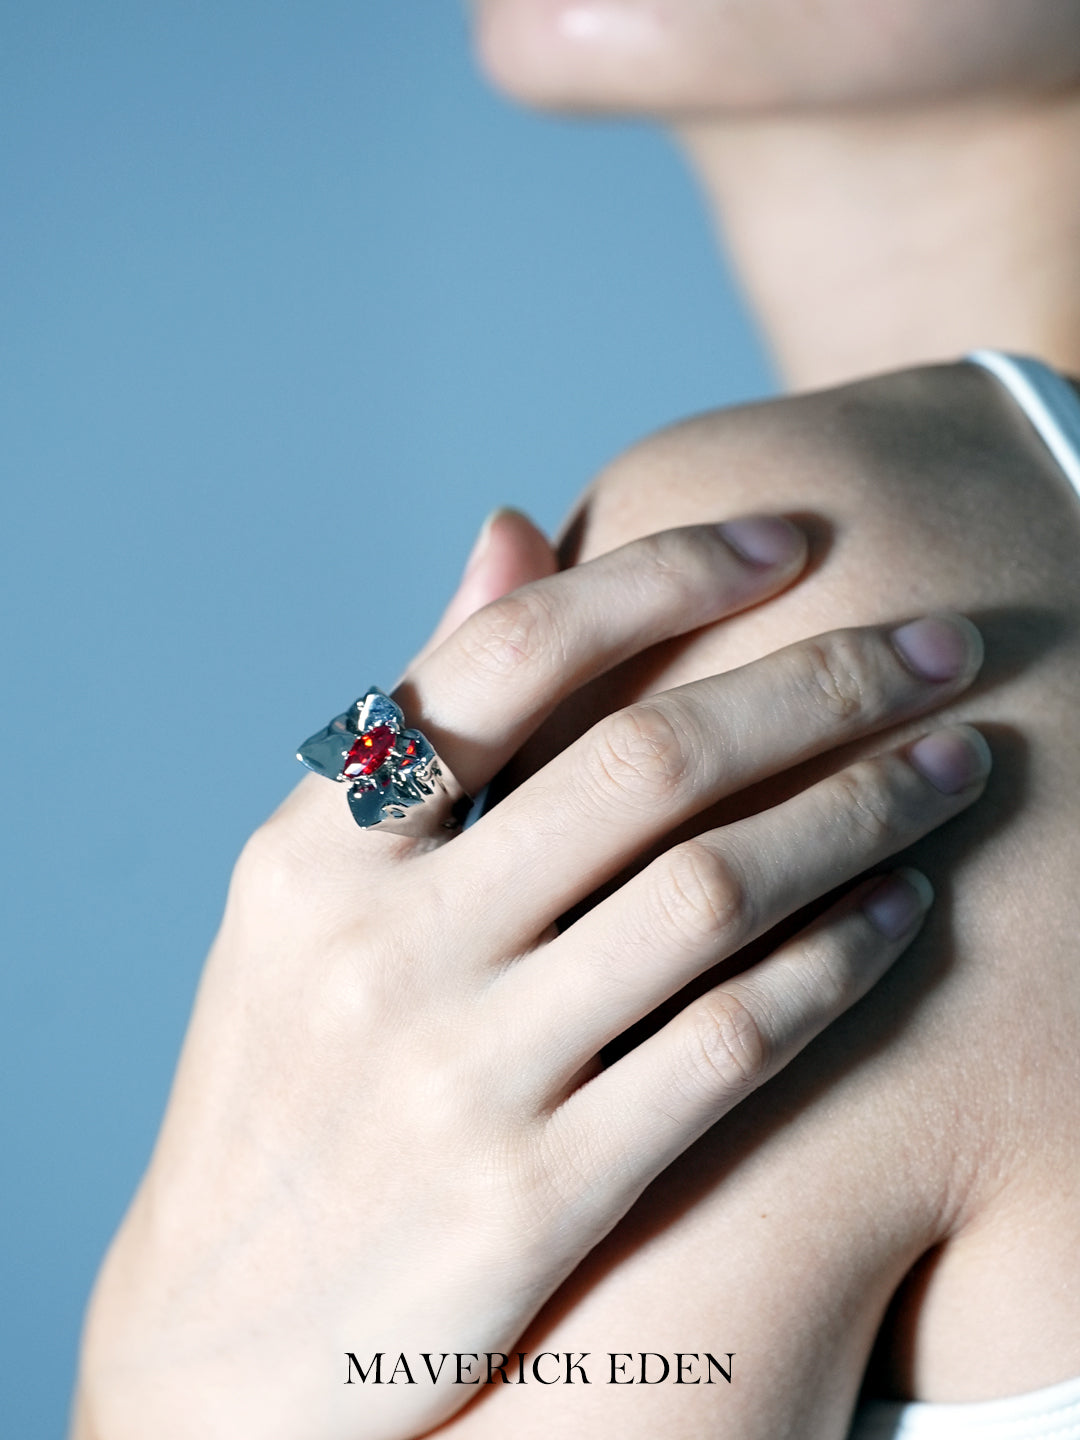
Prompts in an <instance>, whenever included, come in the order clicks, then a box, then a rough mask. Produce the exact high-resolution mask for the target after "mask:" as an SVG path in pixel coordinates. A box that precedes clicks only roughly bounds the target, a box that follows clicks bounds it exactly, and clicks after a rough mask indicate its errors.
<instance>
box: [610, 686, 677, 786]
mask: <svg viewBox="0 0 1080 1440" xmlns="http://www.w3.org/2000/svg"><path fill="white" fill-rule="evenodd" d="M593 751H594V754H593V763H594V765H595V767H596V771H597V774H598V777H599V780H600V783H601V785H602V786H603V787H604V789H605V791H606V792H607V794H606V796H605V798H606V799H610V798H611V792H614V793H615V794H616V795H621V796H625V797H627V798H628V799H630V800H631V801H633V802H635V803H637V804H640V803H642V802H646V803H648V804H650V805H653V804H658V803H659V804H663V803H665V802H670V801H671V800H673V799H674V798H675V797H676V796H677V795H678V793H679V791H680V789H681V788H682V785H683V783H684V781H685V779H686V772H687V765H688V763H689V762H688V751H687V747H686V745H685V743H684V741H683V738H682V736H681V735H680V734H679V731H678V729H677V728H676V726H675V725H674V724H673V723H672V721H671V720H670V718H669V717H668V716H667V715H666V714H665V713H664V711H663V709H662V708H661V707H660V706H659V705H654V704H649V703H648V702H646V703H643V704H639V705H631V706H629V707H628V708H627V709H625V710H618V711H616V713H615V714H614V715H611V716H609V717H608V719H607V720H605V721H603V722H602V724H601V725H600V726H599V727H598V728H597V731H596V737H595V740H594V744H593Z"/></svg>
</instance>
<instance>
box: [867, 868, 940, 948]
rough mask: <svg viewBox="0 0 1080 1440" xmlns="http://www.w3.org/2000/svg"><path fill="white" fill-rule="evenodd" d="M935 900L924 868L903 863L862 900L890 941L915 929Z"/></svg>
mask: <svg viewBox="0 0 1080 1440" xmlns="http://www.w3.org/2000/svg"><path fill="white" fill-rule="evenodd" d="M933 903H934V887H933V886H932V885H931V884H930V881H929V880H928V879H927V878H926V876H925V875H924V874H923V873H922V871H921V870H912V869H910V868H909V867H908V866H906V865H905V866H904V867H903V868H902V869H900V870H896V871H894V872H893V874H891V875H886V876H885V878H884V879H883V880H882V881H881V883H880V885H875V887H874V888H873V890H871V891H870V894H869V895H867V896H866V898H865V899H864V900H863V902H862V908H863V914H864V915H865V916H866V918H867V919H868V920H869V921H870V923H871V924H872V925H873V926H874V927H875V929H877V930H880V931H881V933H882V934H883V935H884V936H885V937H886V939H888V940H899V939H900V937H901V936H902V935H906V934H907V933H908V931H909V930H911V929H913V928H914V927H915V926H916V925H917V924H918V922H919V921H920V920H921V919H922V917H923V916H924V915H925V914H926V912H927V910H929V909H930V906H931V905H932V904H933Z"/></svg>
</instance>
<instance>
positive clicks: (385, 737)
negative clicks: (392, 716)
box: [342, 725, 395, 780]
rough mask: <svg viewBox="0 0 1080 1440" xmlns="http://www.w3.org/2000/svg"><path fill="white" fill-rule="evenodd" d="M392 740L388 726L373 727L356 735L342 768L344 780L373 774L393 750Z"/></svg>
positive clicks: (392, 736)
mask: <svg viewBox="0 0 1080 1440" xmlns="http://www.w3.org/2000/svg"><path fill="white" fill-rule="evenodd" d="M394 739H395V736H394V732H393V730H391V729H390V727H389V725H373V726H372V727H371V729H370V730H366V731H365V732H364V734H363V735H358V736H357V737H356V741H355V742H354V744H353V747H352V749H351V750H350V751H349V753H348V755H346V756H345V764H344V765H343V766H342V771H343V773H344V776H345V778H346V780H355V779H356V778H357V776H358V775H372V774H374V772H375V771H376V770H378V768H379V766H380V765H381V764H382V763H383V761H384V760H385V759H386V757H387V756H388V755H389V754H390V751H391V750H392V749H393V746H394Z"/></svg>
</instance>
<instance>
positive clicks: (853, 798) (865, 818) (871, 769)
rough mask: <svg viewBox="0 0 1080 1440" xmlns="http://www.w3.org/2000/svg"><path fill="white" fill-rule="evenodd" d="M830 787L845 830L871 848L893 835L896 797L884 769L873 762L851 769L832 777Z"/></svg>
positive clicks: (895, 819) (869, 761)
mask: <svg viewBox="0 0 1080 1440" xmlns="http://www.w3.org/2000/svg"><path fill="white" fill-rule="evenodd" d="M831 786H832V797H831V799H832V803H833V805H835V807H836V808H837V810H838V811H839V812H840V813H841V814H842V816H843V822H844V824H845V826H847V827H849V828H850V827H852V826H853V827H854V828H855V830H856V831H857V832H858V833H859V834H860V835H861V836H863V837H864V838H865V839H866V840H868V841H870V842H871V843H873V844H880V843H882V842H883V841H886V840H888V839H889V838H890V837H891V836H892V835H893V834H895V832H896V829H897V825H898V820H899V816H898V814H897V804H896V796H895V795H894V793H893V787H892V786H891V785H890V783H889V778H888V773H887V770H886V767H885V766H884V765H882V764H881V763H880V762H877V761H873V760H864V761H862V762H861V763H860V764H858V765H851V766H849V767H848V768H847V769H846V770H841V771H840V773H839V774H838V775H834V776H833V777H832V781H831Z"/></svg>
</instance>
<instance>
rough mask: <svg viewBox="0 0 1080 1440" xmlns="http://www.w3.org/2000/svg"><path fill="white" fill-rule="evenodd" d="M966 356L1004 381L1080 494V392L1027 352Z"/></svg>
mask: <svg viewBox="0 0 1080 1440" xmlns="http://www.w3.org/2000/svg"><path fill="white" fill-rule="evenodd" d="M965 358H966V359H967V360H969V361H970V362H971V364H972V365H980V366H981V367H982V368H983V369H984V370H989V371H990V373H991V374H992V375H995V376H996V377H997V379H998V380H1000V381H1001V383H1002V385H1004V386H1005V388H1006V390H1008V392H1009V393H1010V395H1011V396H1012V397H1013V399H1014V400H1015V401H1016V403H1017V404H1018V405H1019V406H1020V408H1021V410H1023V412H1024V414H1025V415H1026V416H1027V418H1028V419H1029V420H1030V421H1031V423H1032V425H1033V426H1034V427H1035V429H1036V430H1037V431H1038V433H1039V436H1040V437H1041V439H1042V441H1043V444H1044V445H1045V446H1046V448H1047V449H1048V450H1049V451H1050V453H1051V455H1053V457H1054V459H1055V460H1056V461H1057V463H1058V464H1059V465H1060V466H1061V469H1062V470H1063V472H1064V473H1065V475H1066V476H1067V478H1068V479H1069V480H1070V481H1071V482H1072V485H1073V488H1074V489H1075V490H1076V493H1077V495H1080V395H1077V393H1076V391H1075V390H1074V389H1073V387H1072V386H1071V385H1070V384H1069V382H1068V381H1067V380H1066V379H1064V377H1063V376H1061V375H1059V374H1058V372H1057V371H1056V370H1052V369H1051V368H1050V366H1049V365H1044V364H1043V362H1042V361H1041V360H1033V359H1032V358H1031V357H1030V356H1027V355H1006V354H1005V353H1004V351H1001V350H973V351H972V352H971V354H970V355H968V356H966V357H965Z"/></svg>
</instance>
